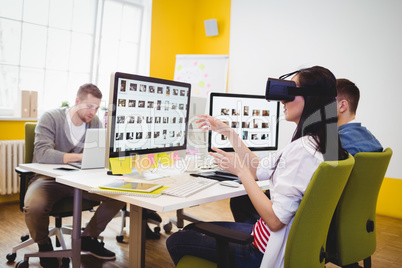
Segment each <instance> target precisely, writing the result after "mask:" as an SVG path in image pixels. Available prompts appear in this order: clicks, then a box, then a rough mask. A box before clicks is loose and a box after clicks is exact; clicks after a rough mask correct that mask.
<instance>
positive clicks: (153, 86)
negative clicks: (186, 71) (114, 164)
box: [113, 78, 189, 152]
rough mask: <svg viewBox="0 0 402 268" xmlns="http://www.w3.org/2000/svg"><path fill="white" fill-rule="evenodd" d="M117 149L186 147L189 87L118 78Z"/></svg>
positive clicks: (115, 138)
mask: <svg viewBox="0 0 402 268" xmlns="http://www.w3.org/2000/svg"><path fill="white" fill-rule="evenodd" d="M118 82H119V85H120V88H119V92H118V95H117V107H116V118H115V124H114V129H115V131H114V135H115V137H114V146H113V151H114V152H120V151H124V150H125V151H132V150H143V149H154V148H164V147H174V146H183V145H184V142H185V135H186V133H185V130H186V125H185V122H186V116H187V110H188V94H189V90H188V88H185V87H180V86H171V85H165V84H159V83H152V82H146V81H136V80H130V79H121V78H120V79H119V81H118Z"/></svg>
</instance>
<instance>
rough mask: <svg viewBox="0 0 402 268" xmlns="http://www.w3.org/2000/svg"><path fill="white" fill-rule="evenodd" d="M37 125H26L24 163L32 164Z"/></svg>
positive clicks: (29, 123) (28, 123)
mask: <svg viewBox="0 0 402 268" xmlns="http://www.w3.org/2000/svg"><path fill="white" fill-rule="evenodd" d="M35 127H36V123H31V122H27V123H25V159H24V163H25V164H27V163H32V158H33V152H34V141H35Z"/></svg>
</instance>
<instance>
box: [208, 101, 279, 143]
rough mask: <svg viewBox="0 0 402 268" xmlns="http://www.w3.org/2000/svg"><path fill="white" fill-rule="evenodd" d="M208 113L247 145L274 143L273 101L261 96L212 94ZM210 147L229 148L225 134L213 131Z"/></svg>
mask: <svg viewBox="0 0 402 268" xmlns="http://www.w3.org/2000/svg"><path fill="white" fill-rule="evenodd" d="M211 109H212V114H211V115H212V116H215V117H216V118H218V119H219V120H221V121H222V122H224V123H225V124H227V125H228V126H229V127H231V128H233V129H234V130H235V132H236V133H237V135H239V137H240V138H241V140H242V141H243V142H244V143H245V144H246V145H247V146H248V147H254V148H255V147H274V146H275V143H276V133H277V131H276V127H277V122H276V121H277V103H276V102H273V103H269V102H268V101H266V100H265V98H253V97H252V96H250V97H248V98H239V97H236V96H234V95H228V96H214V98H213V100H212V107H211ZM210 142H211V147H217V148H231V145H230V142H229V141H228V139H227V137H225V136H223V135H221V134H218V133H216V132H213V133H212V134H211V141H210Z"/></svg>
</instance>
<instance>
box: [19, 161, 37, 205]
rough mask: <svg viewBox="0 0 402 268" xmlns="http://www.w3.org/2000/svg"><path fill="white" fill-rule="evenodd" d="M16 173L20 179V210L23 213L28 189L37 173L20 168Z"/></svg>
mask: <svg viewBox="0 0 402 268" xmlns="http://www.w3.org/2000/svg"><path fill="white" fill-rule="evenodd" d="M15 172H17V173H18V175H19V177H20V210H21V211H23V209H24V199H25V192H26V191H27V189H28V184H29V180H30V179H31V178H32V176H33V175H35V172H32V171H29V170H26V169H22V168H20V167H16V168H15Z"/></svg>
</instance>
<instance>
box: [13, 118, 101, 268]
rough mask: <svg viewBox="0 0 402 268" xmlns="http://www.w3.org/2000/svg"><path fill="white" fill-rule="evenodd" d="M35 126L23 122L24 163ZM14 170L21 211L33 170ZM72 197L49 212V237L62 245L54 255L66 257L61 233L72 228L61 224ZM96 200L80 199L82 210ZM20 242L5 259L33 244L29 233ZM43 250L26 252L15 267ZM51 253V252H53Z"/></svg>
mask: <svg viewBox="0 0 402 268" xmlns="http://www.w3.org/2000/svg"><path fill="white" fill-rule="evenodd" d="M35 127H36V123H25V158H24V163H31V162H32V158H33V150H34V140H35ZM15 170H16V172H17V173H18V174H19V175H20V210H21V211H23V208H24V198H25V193H26V191H27V189H28V185H29V180H30V179H31V178H32V176H33V175H34V173H33V172H30V171H27V170H24V169H21V168H19V167H17V168H16V169H15ZM73 204H74V200H73V197H66V198H64V199H62V200H60V201H59V202H57V203H56V204H55V205H54V206H53V208H52V211H51V212H50V215H51V216H53V217H54V218H55V227H52V228H50V229H49V237H50V236H53V235H55V236H56V247H60V246H61V247H62V249H63V250H62V251H54V252H53V253H54V257H66V256H68V254H64V253H65V250H66V244H65V242H64V238H63V234H70V235H71V234H72V229H71V228H70V227H67V226H63V225H62V218H63V217H71V216H72V215H73ZM98 205H99V202H98V201H91V200H87V199H83V200H82V210H83V211H88V210H93V208H94V207H95V206H98ZM21 241H22V242H21V243H20V244H18V245H16V246H14V247H13V249H12V253H9V254H7V260H8V261H9V262H14V261H15V259H16V257H17V250H19V249H21V248H24V247H27V246H29V245H32V244H34V243H35V242H34V241H33V240H32V238H29V235H23V236H21ZM43 253H44V252H37V253H28V254H25V258H24V259H25V260H24V261H20V262H18V263H17V264H16V267H20V266H23V265H27V264H28V258H29V257H42V254H43ZM53 253H52V254H53ZM47 254H49V253H48V252H47ZM66 262H67V263H68V262H69V259H68V258H63V263H66Z"/></svg>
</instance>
